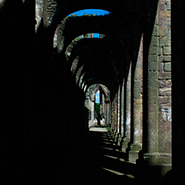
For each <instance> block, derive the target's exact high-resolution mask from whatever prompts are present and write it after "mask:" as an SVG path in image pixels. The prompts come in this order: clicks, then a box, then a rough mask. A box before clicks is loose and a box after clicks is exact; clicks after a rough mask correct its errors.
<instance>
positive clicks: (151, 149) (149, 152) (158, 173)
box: [137, 1, 169, 180]
mask: <svg viewBox="0 0 185 185" xmlns="http://www.w3.org/2000/svg"><path fill="white" fill-rule="evenodd" d="M155 6H156V7H155ZM157 6H158V1H156V2H155V3H153V5H152V6H151V10H150V11H151V12H152V11H153V13H151V12H150V13H149V14H148V24H147V27H146V29H145V32H144V38H143V45H144V47H143V150H142V152H141V153H140V158H139V160H137V164H138V175H139V177H140V178H143V179H150V180H156V179H161V178H163V177H164V174H165V173H166V172H167V171H168V170H169V166H168V165H166V164H167V163H168V161H169V156H168V155H165V154H164V153H163V154H162V153H159V143H160V141H159V139H160V137H159V126H160V122H159V102H158V96H159V87H158V84H159V82H158V77H159V75H158V66H159V55H160V52H161V51H160V49H159V37H158V35H159V34H158V31H159V30H158V16H159V15H158V11H157V14H156V15H155V12H156V9H157ZM155 8H156V9H155ZM152 9H153V10H152Z"/></svg>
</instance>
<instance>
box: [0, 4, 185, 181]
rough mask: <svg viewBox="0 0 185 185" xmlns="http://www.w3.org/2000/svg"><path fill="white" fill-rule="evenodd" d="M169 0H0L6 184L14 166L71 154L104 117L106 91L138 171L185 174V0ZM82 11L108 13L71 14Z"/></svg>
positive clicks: (118, 134) (118, 136)
mask: <svg viewBox="0 0 185 185" xmlns="http://www.w3.org/2000/svg"><path fill="white" fill-rule="evenodd" d="M171 1H172V6H171ZM171 1H169V0H166V1H163V0H153V1H147V0H137V1H135V0H124V1H115V2H112V1H110V0H106V1H105V0H101V1H100V0H94V2H93V3H91V4H90V3H89V2H87V1H85V0H78V1H77V0H63V1H58V0H36V1H29V0H24V1H22V0H17V1H15V2H14V3H13V4H11V3H12V1H11V0H4V1H2V2H3V3H2V2H1V3H0V21H1V24H2V25H1V28H2V29H0V39H1V44H0V50H1V51H2V52H1V54H2V61H3V62H2V63H1V66H2V68H1V77H2V79H3V80H2V83H1V85H2V89H3V90H2V92H3V95H2V102H1V106H2V112H1V113H2V116H1V118H2V124H1V129H0V131H1V134H0V135H1V143H2V148H1V150H2V151H1V154H2V157H1V164H2V168H3V170H2V171H3V176H4V178H3V179H6V181H7V184H8V183H9V184H10V182H11V180H10V179H8V177H9V175H10V174H11V175H10V176H11V177H13V178H11V179H13V180H16V179H17V178H19V177H20V176H21V175H20V174H25V173H27V172H28V171H30V170H33V171H34V169H35V167H38V166H39V164H41V163H42V162H43V161H44V160H46V159H48V158H50V159H51V158H52V156H54V155H55V154H56V153H57V151H58V150H60V151H62V152H61V153H62V155H63V154H65V155H67V153H68V151H69V149H71V148H73V145H74V144H75V143H76V141H77V138H79V137H80V136H81V134H82V133H83V132H84V131H87V130H88V128H89V127H90V126H94V125H95V124H98V123H96V121H95V108H96V107H95V103H96V102H95V101H96V98H95V94H96V93H97V91H98V90H99V91H100V94H101V100H102V101H100V105H99V108H100V111H102V114H103V118H104V119H105V120H104V124H105V125H108V126H110V135H111V137H112V139H113V140H114V143H115V144H116V145H118V146H119V149H120V152H122V153H125V154H127V157H128V161H127V162H128V163H132V164H133V163H134V164H135V165H136V166H137V175H138V178H144V179H145V178H148V180H151V179H157V178H159V179H161V178H164V176H165V174H166V173H167V176H166V178H167V180H168V179H171V178H172V179H173V182H178V180H179V179H180V181H181V180H182V177H183V174H184V171H183V170H181V168H182V166H183V165H184V162H183V161H184V152H183V151H184V147H183V146H184V142H183V135H184V124H183V105H184V98H183V82H184V75H183V74H184V63H183V59H184V55H183V53H184V37H183V34H184V23H183V20H184V19H182V17H184V9H183V8H184V3H183V1H181V0H179V1H178V2H177V1H174V0H171ZM171 8H172V14H171ZM84 9H86V10H87V9H101V10H106V11H108V12H110V13H109V14H106V15H103V16H81V17H80V16H76V15H73V16H69V15H70V14H73V13H74V12H76V11H79V10H84ZM171 16H172V20H171ZM171 23H172V25H171ZM94 33H98V34H100V36H99V38H93V36H92V35H93V34H94ZM171 33H172V39H171ZM171 40H172V42H171ZM171 43H172V47H171ZM179 48H180V49H179ZM171 74H172V75H171ZM172 82H173V87H172ZM171 91H173V96H172V93H171ZM172 101H173V103H172ZM100 111H99V112H100ZM172 117H173V124H172ZM100 124H101V123H100ZM172 146H173V147H172ZM4 169H5V170H4ZM14 169H16V170H14ZM170 169H172V171H170ZM168 174H171V175H169V176H170V177H169V176H168ZM169 181H170V180H169ZM180 181H179V182H180ZM171 182H172V181H171Z"/></svg>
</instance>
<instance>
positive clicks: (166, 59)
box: [163, 56, 171, 62]
mask: <svg viewBox="0 0 185 185" xmlns="http://www.w3.org/2000/svg"><path fill="white" fill-rule="evenodd" d="M163 61H164V62H171V56H164V59H163Z"/></svg>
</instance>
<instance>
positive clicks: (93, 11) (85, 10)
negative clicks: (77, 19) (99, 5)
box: [69, 9, 110, 38]
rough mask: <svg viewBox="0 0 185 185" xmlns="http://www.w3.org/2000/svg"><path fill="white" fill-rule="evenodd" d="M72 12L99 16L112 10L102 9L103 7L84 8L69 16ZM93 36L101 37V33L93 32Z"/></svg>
mask: <svg viewBox="0 0 185 185" xmlns="http://www.w3.org/2000/svg"><path fill="white" fill-rule="evenodd" d="M72 14H76V15H78V16H83V15H84V14H88V15H93V14H96V15H97V16H104V15H109V14H110V12H109V11H107V10H101V9H84V10H79V11H76V12H73V13H71V14H69V16H71V15H72ZM93 38H100V34H99V33H93Z"/></svg>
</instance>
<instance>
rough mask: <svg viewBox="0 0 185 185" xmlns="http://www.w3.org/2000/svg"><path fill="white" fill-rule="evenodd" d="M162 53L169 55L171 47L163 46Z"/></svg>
mask: <svg viewBox="0 0 185 185" xmlns="http://www.w3.org/2000/svg"><path fill="white" fill-rule="evenodd" d="M163 54H164V55H171V47H164V49H163Z"/></svg>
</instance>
